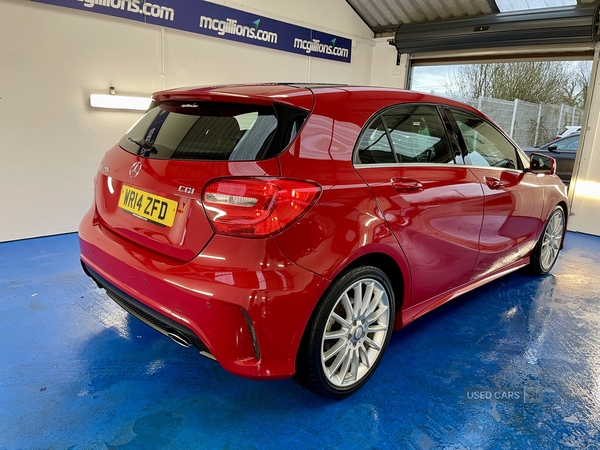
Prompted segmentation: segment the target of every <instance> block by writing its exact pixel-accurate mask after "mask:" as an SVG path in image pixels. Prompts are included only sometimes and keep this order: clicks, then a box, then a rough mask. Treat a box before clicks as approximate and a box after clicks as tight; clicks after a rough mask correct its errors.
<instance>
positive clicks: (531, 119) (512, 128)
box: [466, 97, 583, 147]
mask: <svg viewBox="0 0 600 450" xmlns="http://www.w3.org/2000/svg"><path fill="white" fill-rule="evenodd" d="M466 103H468V104H470V105H471V106H474V107H475V108H477V109H479V110H480V111H481V112H483V113H484V114H486V115H487V116H488V117H490V118H491V119H492V120H493V121H494V122H496V123H497V124H498V125H500V126H501V127H502V128H503V129H504V131H506V132H507V133H508V134H509V135H510V137H512V138H513V139H514V140H515V142H516V143H517V144H519V145H520V146H522V147H535V146H540V145H544V144H545V143H547V142H550V141H553V140H554V139H556V136H557V134H558V133H560V132H561V131H562V130H563V129H564V128H565V127H566V126H567V125H581V124H582V123H583V109H581V108H577V107H573V106H567V105H547V104H545V103H538V104H536V103H529V102H524V101H521V100H519V99H515V100H514V101H512V102H511V101H508V100H498V99H495V98H486V97H479V98H472V99H470V100H467V102H466Z"/></svg>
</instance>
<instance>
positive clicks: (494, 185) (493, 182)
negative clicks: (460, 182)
mask: <svg viewBox="0 0 600 450" xmlns="http://www.w3.org/2000/svg"><path fill="white" fill-rule="evenodd" d="M483 179H484V180H485V184H487V185H488V187H489V188H490V189H500V188H503V187H504V183H503V182H502V181H500V180H499V179H498V178H494V177H483Z"/></svg>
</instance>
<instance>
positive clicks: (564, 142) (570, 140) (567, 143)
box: [549, 136, 579, 152]
mask: <svg viewBox="0 0 600 450" xmlns="http://www.w3.org/2000/svg"><path fill="white" fill-rule="evenodd" d="M552 145H556V150H558V151H571V152H575V151H577V146H578V145H579V136H569V137H566V138H562V139H560V140H559V141H557V142H555V143H554V144H552ZM549 147H550V146H549Z"/></svg>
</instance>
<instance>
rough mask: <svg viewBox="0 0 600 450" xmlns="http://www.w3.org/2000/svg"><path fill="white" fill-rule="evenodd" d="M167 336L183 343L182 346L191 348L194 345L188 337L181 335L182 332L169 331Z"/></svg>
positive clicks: (180, 343) (178, 342)
mask: <svg viewBox="0 0 600 450" xmlns="http://www.w3.org/2000/svg"><path fill="white" fill-rule="evenodd" d="M167 336H169V337H170V338H171V340H172V341H174V342H175V343H177V344H179V345H181V346H182V347H185V348H189V347H191V346H192V343H191V342H190V341H188V340H187V338H185V337H183V336H181V335H180V334H177V333H174V332H172V331H169V332H168V333H167Z"/></svg>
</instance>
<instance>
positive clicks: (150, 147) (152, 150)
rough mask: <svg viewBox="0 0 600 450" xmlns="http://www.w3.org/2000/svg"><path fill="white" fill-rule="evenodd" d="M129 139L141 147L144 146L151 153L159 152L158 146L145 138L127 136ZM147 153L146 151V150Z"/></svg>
mask: <svg viewBox="0 0 600 450" xmlns="http://www.w3.org/2000/svg"><path fill="white" fill-rule="evenodd" d="M127 139H129V140H130V141H131V142H133V143H134V144H137V145H139V146H140V147H142V148H143V149H144V150H148V151H149V153H158V150H157V149H156V147H155V146H154V145H153V144H152V143H150V142H148V141H147V140H145V139H134V138H132V137H129V138H127ZM144 153H145V152H144Z"/></svg>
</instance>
